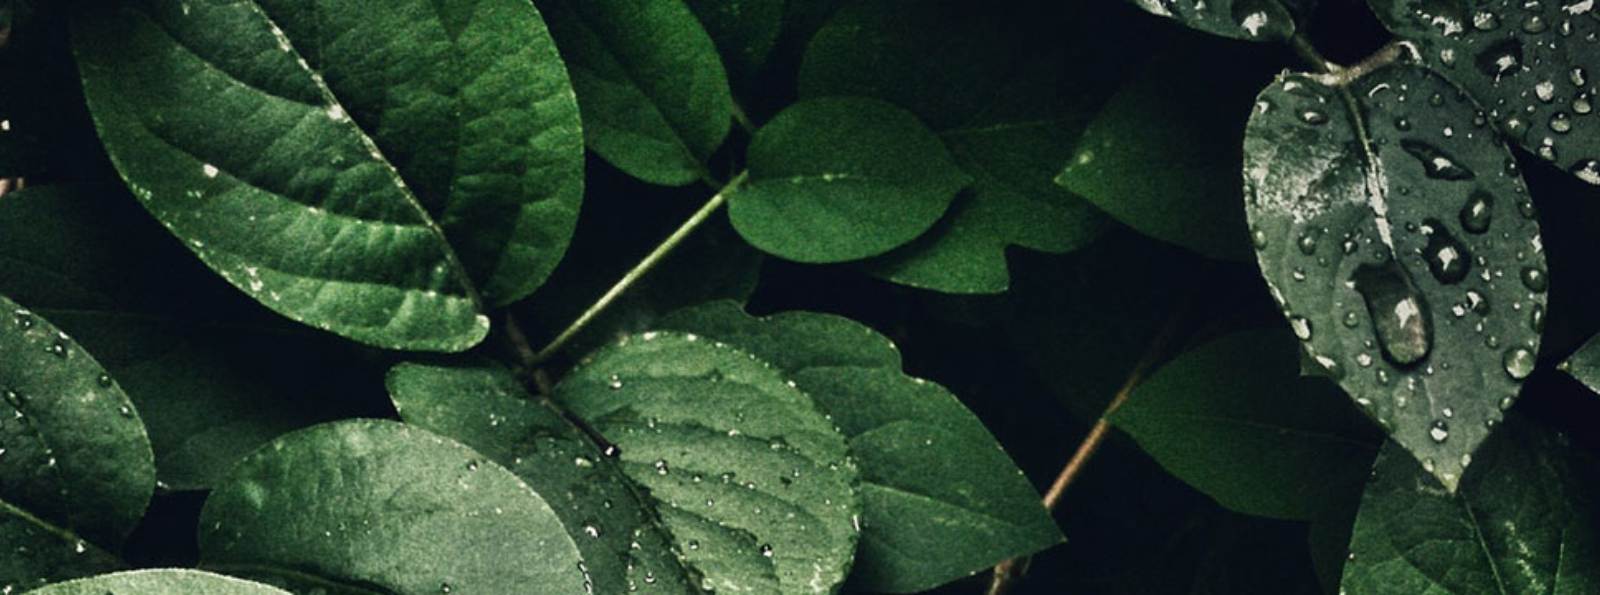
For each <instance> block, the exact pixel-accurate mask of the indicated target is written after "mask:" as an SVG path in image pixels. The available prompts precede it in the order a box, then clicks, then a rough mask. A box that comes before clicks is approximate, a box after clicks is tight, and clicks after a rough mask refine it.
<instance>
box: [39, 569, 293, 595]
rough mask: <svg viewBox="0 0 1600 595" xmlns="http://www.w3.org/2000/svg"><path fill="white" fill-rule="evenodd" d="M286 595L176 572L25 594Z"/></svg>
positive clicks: (119, 576) (136, 573)
mask: <svg viewBox="0 0 1600 595" xmlns="http://www.w3.org/2000/svg"><path fill="white" fill-rule="evenodd" d="M113 593H115V594H117V595H288V594H289V592H288V591H282V590H279V589H277V588H274V587H270V586H267V585H263V584H261V583H252V582H250V581H246V580H240V579H236V578H233V577H230V576H223V575H220V574H211V573H209V572H201V571H199V570H181V569H176V568H169V569H160V570H133V571H129V572H118V573H116V574H104V575H100V576H96V577H93V578H85V579H79V580H75V581H68V582H65V583H58V584H54V585H50V586H48V587H45V588H43V589H35V590H33V591H28V594H29V595H110V594H113Z"/></svg>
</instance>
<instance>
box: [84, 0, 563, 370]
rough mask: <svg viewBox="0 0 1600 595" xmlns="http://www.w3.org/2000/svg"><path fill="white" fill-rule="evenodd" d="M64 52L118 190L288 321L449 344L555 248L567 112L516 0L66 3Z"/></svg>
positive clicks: (556, 73) (458, 343) (512, 295)
mask: <svg viewBox="0 0 1600 595" xmlns="http://www.w3.org/2000/svg"><path fill="white" fill-rule="evenodd" d="M74 40H75V48H76V52H77V55H78V59H79V62H80V66H81V70H82V73H83V82H84V88H85V93H86V95H87V97H88V99H89V104H90V107H91V111H92V112H93V113H94V116H95V121H96V124H97V125H98V127H99V130H100V135H101V139H102V140H103V141H104V142H105V145H106V148H107V150H108V151H109V152H110V153H111V156H112V159H113V161H114V162H116V165H117V167H118V169H119V170H120V171H121V173H122V176H123V178H124V179H125V180H126V181H127V182H128V184H129V187H130V188H132V189H133V191H134V194H135V195H137V196H138V197H139V199H140V200H141V201H142V202H143V204H144V205H145V206H146V208H148V209H149V210H150V212H152V213H154V214H155V215H156V218H157V219H159V220H161V222H162V223H163V224H164V225H165V226H167V228H168V229H170V230H171V231H172V232H173V233H174V234H176V235H177V236H178V237H180V238H182V239H183V240H184V241H185V243H186V244H188V245H189V247H190V248H191V249H192V250H193V251H194V252H195V253H196V254H197V255H199V256H200V258H201V260H203V261H204V262H206V264H207V265H209V266H210V267H211V268H213V269H214V270H216V271H217V272H218V273H220V274H222V275H223V276H224V277H225V278H227V279H228V280H229V281H230V282H231V283H233V285H234V286H236V287H238V288H239V289H240V290H243V291H245V292H247V293H249V294H250V295H252V296H253V297H255V298H256V299H257V300H259V301H260V302H261V303H262V304H265V305H266V306H267V307H269V308H272V309H273V310H276V311H278V312H279V313H282V314H284V315H286V316H288V317H290V318H293V319H295V320H298V321H301V322H304V323H306V324H310V325H312V326H316V327H319V328H323V329H326V330H330V331H333V332H335V333H338V334H341V335H344V336H346V337H350V338H353V339H356V340H359V341H362V342H366V343H370V344H374V345H378V346H382V347H389V348H401V349H419V350H438V351H459V350H462V349H465V348H467V347H470V346H471V345H473V344H474V343H476V342H478V341H479V340H481V339H482V338H483V336H484V335H485V333H486V332H487V330H488V320H487V318H484V317H483V316H482V315H481V313H480V309H481V308H482V307H483V305H484V303H485V300H486V301H487V303H490V304H496V303H504V302H508V301H513V300H515V299H517V298H519V297H521V296H523V295H526V294H527V293H528V292H530V291H531V290H532V289H533V288H534V287H537V286H538V285H539V283H541V282H542V281H543V280H544V278H545V276H546V275H548V274H549V272H550V270H551V269H553V268H554V266H555V264H556V262H557V261H558V260H559V259H560V256H561V254H562V252H563V251H564V250H565V246H566V243H567V240H568V238H569V236H570V234H571V231H572V226H573V222H574V221H575V219H576V214H577V206H578V203H579V201H580V200H581V195H582V189H581V185H582V155H581V147H580V142H579V131H578V120H577V106H576V103H575V102H574V101H573V98H572V92H571V87H570V85H569V84H568V82H567V76H566V72H565V70H564V69H563V67H562V65H561V63H560V59H559V56H558V55H557V54H556V51H555V48H554V46H553V44H552V42H551V40H550V38H549V36H548V35H547V34H546V32H545V31H544V27H543V24H542V21H541V20H540V17H539V14H538V13H537V12H535V10H534V9H533V8H532V6H530V5H528V3H526V2H518V1H516V0H479V1H475V2H468V3H456V4H451V5H449V6H445V7H435V6H433V5H432V4H430V3H428V2H423V1H421V0H408V1H405V2H399V3H385V4H384V5H383V6H382V7H379V8H376V9H374V8H372V7H363V6H357V5H353V4H348V3H338V2H324V1H322V0H255V1H251V2H238V3H227V4H215V3H197V2H183V3H171V2H156V1H153V0H149V1H139V2H126V3H120V4H118V5H117V6H116V7H115V8H110V7H102V8H95V9H92V10H86V11H84V12H83V13H81V14H80V15H78V16H77V17H76V24H75V27H74ZM379 66H381V67H379ZM480 290H481V291H480Z"/></svg>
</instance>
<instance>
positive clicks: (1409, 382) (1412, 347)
mask: <svg viewBox="0 0 1600 595" xmlns="http://www.w3.org/2000/svg"><path fill="white" fill-rule="evenodd" d="M1478 111H1479V108H1478V106H1477V104H1475V103H1473V102H1472V100H1471V99H1470V98H1469V97H1467V96H1466V95H1465V94H1464V93H1462V92H1461V91H1460V90H1459V89H1457V88H1456V87H1455V86H1454V85H1451V84H1450V83H1448V82H1446V81H1445V80H1444V79H1443V78H1441V77H1440V76H1439V75H1437V74H1434V73H1432V72H1430V71H1426V70H1423V69H1421V68H1418V67H1415V66H1411V65H1404V64H1400V65H1392V66H1387V67H1384V68H1381V69H1379V70H1377V71H1375V72H1372V73H1371V74H1369V75H1367V76H1364V77H1362V78H1360V79H1358V80H1356V81H1354V82H1351V83H1349V84H1347V85H1345V86H1330V85H1328V84H1324V83H1323V82H1320V81H1319V80H1318V79H1317V77H1315V76H1310V75H1299V74H1290V75H1285V76H1283V77H1280V79H1279V80H1278V81H1276V82H1274V83H1273V84H1272V85H1270V86H1268V87H1267V89H1266V90H1264V91H1263V92H1262V93H1261V95H1260V97H1259V98H1258V101H1257V103H1256V109H1255V113H1254V115H1253V116H1252V117H1251V120H1250V125H1249V128H1248V130H1247V132H1246V138H1245V156H1246V157H1245V167H1244V175H1245V185H1246V189H1247V191H1246V212H1247V214H1248V216H1249V220H1250V224H1251V232H1250V233H1251V236H1252V241H1253V242H1254V244H1255V246H1256V248H1257V258H1258V261H1259V264H1260V266H1261V271H1262V274H1263V276H1265V278H1266V280H1267V283H1268V285H1269V286H1270V287H1271V289H1272V295H1273V297H1274V298H1275V299H1276V300H1277V301H1278V304H1279V305H1280V306H1281V307H1282V308H1283V312H1284V316H1285V317H1286V318H1287V319H1288V321H1289V325H1290V328H1291V329H1292V330H1293V331H1294V333H1295V335H1296V336H1298V337H1299V338H1300V339H1301V341H1302V345H1303V347H1304V348H1305V350H1306V353H1307V354H1308V356H1309V357H1310V359H1311V360H1312V361H1314V362H1316V363H1317V364H1318V366H1319V367H1320V368H1321V370H1322V371H1323V372H1324V373H1325V374H1327V375H1329V376H1331V377H1333V378H1334V379H1336V380H1337V381H1338V382H1339V384H1340V386H1342V387H1343V388H1344V389H1345V391H1346V392H1348V393H1349V394H1350V397H1351V398H1352V399H1354V400H1355V401H1356V403H1358V404H1359V405H1361V406H1362V407H1363V408H1364V409H1365V410H1366V411H1367V413H1368V415H1370V416H1372V417H1373V418H1375V419H1376V420H1377V421H1378V422H1379V423H1380V424H1381V425H1383V427H1384V428H1385V429H1386V431H1387V432H1388V433H1389V435H1390V437H1391V438H1393V439H1394V440H1395V441H1396V442H1398V443H1399V444H1400V445H1401V446H1403V447H1405V448H1406V449H1407V450H1408V451H1410V452H1411V453H1412V454H1413V455H1414V456H1415V457H1416V458H1417V459H1418V460H1420V461H1422V463H1423V465H1424V466H1425V467H1426V468H1428V469H1429V470H1430V472H1432V473H1434V475H1435V476H1437V477H1438V478H1439V480H1440V481H1441V483H1442V484H1443V485H1444V486H1445V487H1447V488H1450V489H1454V488H1455V485H1456V483H1457V482H1458V481H1459V480H1460V478H1461V474H1462V471H1463V470H1464V469H1465V467H1466V465H1465V464H1464V462H1465V461H1468V460H1470V458H1469V457H1467V456H1465V455H1470V454H1471V453H1472V452H1473V451H1474V450H1476V449H1477V446H1478V445H1479V444H1480V443H1481V442H1483V440H1484V438H1486V437H1487V436H1488V435H1489V433H1490V432H1491V430H1492V429H1493V428H1494V424H1495V423H1496V422H1498V421H1499V420H1500V419H1501V417H1502V415H1503V413H1502V411H1503V410H1505V409H1507V408H1509V407H1510V406H1511V404H1512V403H1513V402H1514V401H1515V399H1516V397H1517V394H1518V391H1519V390H1520V388H1521V386H1522V380H1523V379H1524V378H1526V377H1527V376H1528V374H1529V373H1531V372H1532V368H1533V364H1534V355H1535V354H1536V353H1537V352H1538V349H1539V337H1540V333H1541V331H1542V330H1543V328H1542V324H1543V312H1544V308H1545V289H1546V287H1545V286H1546V283H1545V281H1544V279H1545V276H1544V271H1545V264H1544V263H1545V261H1544V254H1543V249H1542V247H1541V244H1540V241H1539V226H1538V222H1537V221H1536V220H1535V219H1534V211H1533V207H1532V203H1531V202H1529V199H1528V196H1527V189H1526V187H1525V186H1524V185H1523V182H1522V178H1521V176H1520V174H1519V173H1518V171H1517V169H1516V165H1515V161H1513V160H1512V156H1511V154H1510V152H1509V151H1508V150H1507V149H1506V147H1505V145H1504V144H1502V143H1501V141H1500V140H1499V139H1498V137H1497V136H1495V135H1494V134H1492V132H1491V131H1489V130H1488V129H1487V128H1486V127H1482V126H1477V125H1474V124H1473V118H1474V116H1475V115H1476V114H1477V113H1478Z"/></svg>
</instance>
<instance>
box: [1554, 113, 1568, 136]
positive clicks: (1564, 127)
mask: <svg viewBox="0 0 1600 595" xmlns="http://www.w3.org/2000/svg"><path fill="white" fill-rule="evenodd" d="M1550 130H1552V131H1554V132H1556V133H1557V134H1566V133H1568V132H1571V131H1572V118H1571V117H1570V116H1568V115H1567V114H1566V112H1556V113H1554V114H1550Z"/></svg>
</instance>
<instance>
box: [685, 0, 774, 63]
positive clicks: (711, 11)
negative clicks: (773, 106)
mask: <svg viewBox="0 0 1600 595" xmlns="http://www.w3.org/2000/svg"><path fill="white" fill-rule="evenodd" d="M688 3H689V9H690V10H693V11H694V14H695V16H697V17H699V18H700V23H701V24H702V25H704V26H705V28H706V32H707V33H708V34H710V35H711V40H712V41H714V42H716V44H717V51H718V52H719V53H721V54H722V61H723V62H724V63H725V64H727V66H728V70H729V71H730V73H731V74H734V75H735V76H744V77H749V76H751V75H753V74H755V73H756V71H758V70H760V69H761V67H762V66H765V65H766V63H767V57H768V56H769V55H770V54H771V53H772V48H773V46H774V45H775V44H777V42H778V33H779V32H780V31H782V30H783V12H784V5H785V4H787V2H785V0H744V1H742V2H728V1H726V0H688Z"/></svg>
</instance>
